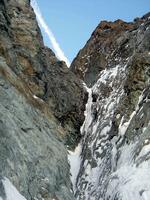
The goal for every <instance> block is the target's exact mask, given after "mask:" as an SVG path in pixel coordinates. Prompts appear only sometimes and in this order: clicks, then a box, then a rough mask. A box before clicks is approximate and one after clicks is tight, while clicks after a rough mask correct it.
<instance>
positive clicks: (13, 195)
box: [2, 178, 26, 200]
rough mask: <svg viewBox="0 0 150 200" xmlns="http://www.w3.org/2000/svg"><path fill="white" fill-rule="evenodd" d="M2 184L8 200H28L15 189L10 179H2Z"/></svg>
mask: <svg viewBox="0 0 150 200" xmlns="http://www.w3.org/2000/svg"><path fill="white" fill-rule="evenodd" d="M2 183H3V185H4V189H5V193H6V200H26V199H25V197H23V196H22V195H21V194H20V193H19V192H18V190H17V189H16V188H15V187H14V185H13V184H12V183H11V182H10V181H9V179H7V178H4V179H2Z"/></svg>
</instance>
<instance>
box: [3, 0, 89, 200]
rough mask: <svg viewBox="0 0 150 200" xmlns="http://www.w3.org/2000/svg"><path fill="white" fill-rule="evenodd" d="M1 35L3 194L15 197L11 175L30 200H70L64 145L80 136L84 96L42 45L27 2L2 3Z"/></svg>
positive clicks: (79, 85)
mask: <svg viewBox="0 0 150 200" xmlns="http://www.w3.org/2000/svg"><path fill="white" fill-rule="evenodd" d="M0 31H1V32H0V116H1V117H0V163H1V164H0V176H1V180H0V196H1V198H3V200H4V199H9V198H10V199H11V200H12V199H13V200H14V199H15V198H16V197H14V196H13V195H12V196H11V197H7V194H5V190H4V186H3V183H4V182H5V177H7V178H8V179H9V180H10V181H11V182H12V183H13V184H14V185H15V187H16V188H17V189H18V190H19V191H20V193H21V194H22V195H24V196H25V197H26V198H27V199H28V200H30V199H39V200H40V199H41V200H42V199H45V200H46V199H47V200H48V199H49V200H50V199H59V200H62V199H64V200H66V199H70V200H72V199H73V196H72V192H71V182H70V177H69V164H68V161H67V150H66V148H65V146H64V144H65V145H68V146H69V147H70V148H73V147H74V146H75V145H76V143H77V141H78V140H79V138H80V131H79V130H80V126H81V124H82V123H83V120H84V115H83V111H84V101H86V92H85V91H84V89H83V86H82V83H81V81H80V80H79V79H78V78H77V77H76V76H75V75H74V74H73V73H72V72H71V71H69V69H68V68H67V66H66V64H65V63H64V62H62V61H59V60H58V59H57V58H56V57H55V55H54V53H53V52H52V51H51V50H50V49H48V48H46V47H45V46H44V44H43V39H42V36H41V32H40V29H39V26H38V24H37V21H36V16H35V14H34V12H33V9H32V7H31V6H30V1H29V0H1V1H0ZM6 182H7V181H6ZM8 190H9V188H8ZM1 198H0V199H1Z"/></svg>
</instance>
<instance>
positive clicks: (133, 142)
mask: <svg viewBox="0 0 150 200" xmlns="http://www.w3.org/2000/svg"><path fill="white" fill-rule="evenodd" d="M148 22H149V19H147V20H146V21H145V22H144V23H145V24H142V25H140V26H139V28H137V29H136V30H132V31H131V32H126V33H125V34H124V35H123V36H121V37H120V38H119V39H117V40H120V41H121V40H122V38H123V37H126V38H128V42H126V43H125V44H124V46H126V47H125V48H126V51H128V50H127V49H128V48H129V46H130V47H131V45H133V43H132V42H133V41H135V44H134V45H135V46H136V49H134V51H133V52H130V54H129V55H128V56H127V55H126V56H125V54H124V55H123V54H122V55H121V54H119V52H118V49H117V48H116V49H114V50H113V53H112V55H111V56H112V59H111V56H110V58H109V62H108V65H107V66H106V67H105V69H103V70H101V72H100V73H99V76H98V77H99V78H98V80H97V82H96V83H95V84H94V85H93V87H92V88H91V89H88V91H89V100H88V103H87V106H86V111H85V116H86V118H85V122H84V124H83V126H82V128H81V133H82V135H83V138H82V141H81V145H82V150H81V154H80V170H79V173H78V176H77V178H76V183H75V187H74V188H75V189H74V193H75V197H76V199H77V200H130V199H133V200H149V199H150V182H149V180H150V81H149V80H150V73H149V72H150V49H149V47H148V45H147V44H148V43H149V42H150V37H149V33H150V28H149V25H148ZM137 38H138V39H137ZM139 41H140V42H139ZM146 45H147V46H146ZM122 48H124V47H122ZM114 55H115V62H114V59H113V56H114ZM93 67H94V66H93ZM72 173H73V172H72Z"/></svg>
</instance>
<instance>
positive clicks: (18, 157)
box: [0, 75, 73, 200]
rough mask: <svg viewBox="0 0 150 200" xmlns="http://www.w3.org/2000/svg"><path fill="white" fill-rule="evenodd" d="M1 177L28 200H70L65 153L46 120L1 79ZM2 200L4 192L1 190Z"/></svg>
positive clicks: (53, 128) (0, 77)
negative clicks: (8, 180) (8, 181)
mask: <svg viewBox="0 0 150 200" xmlns="http://www.w3.org/2000/svg"><path fill="white" fill-rule="evenodd" d="M0 116H1V117H0V163H1V164H0V174H1V176H5V177H8V178H9V179H10V180H11V181H12V183H13V184H14V185H15V186H16V187H17V189H18V190H19V191H20V192H21V194H22V195H24V196H25V197H26V198H27V199H28V200H30V199H36V198H37V199H39V200H40V199H46V200H47V199H53V198H54V199H60V200H67V199H68V200H72V199H73V196H72V194H71V192H70V188H71V183H70V178H69V165H68V162H67V151H66V149H65V148H64V145H63V143H61V142H60V141H59V140H58V138H57V137H56V135H57V134H58V133H56V131H57V127H56V126H57V124H55V122H54V121H53V120H48V119H46V117H44V115H43V114H41V113H40V112H39V111H38V110H37V109H35V108H34V107H32V106H30V105H29V104H28V103H27V101H26V99H25V98H24V97H23V96H22V95H21V94H20V93H19V92H18V91H17V90H16V89H15V88H14V87H13V86H12V85H11V84H10V83H9V82H8V81H7V80H5V79H4V77H2V76H1V75H0ZM0 192H1V193H0V194H1V196H2V195H3V194H2V193H3V190H2V188H1V190H0Z"/></svg>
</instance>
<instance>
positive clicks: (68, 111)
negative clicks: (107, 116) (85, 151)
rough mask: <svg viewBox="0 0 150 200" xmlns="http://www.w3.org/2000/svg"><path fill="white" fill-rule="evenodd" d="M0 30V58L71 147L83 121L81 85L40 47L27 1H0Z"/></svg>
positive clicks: (48, 52) (53, 57)
mask: <svg viewBox="0 0 150 200" xmlns="http://www.w3.org/2000/svg"><path fill="white" fill-rule="evenodd" d="M0 28H1V34H0V56H1V57H2V58H3V59H4V60H5V62H6V64H7V65H8V67H9V68H10V69H11V70H12V71H13V72H14V73H15V75H16V77H17V78H19V79H20V80H21V82H22V83H23V84H24V85H25V87H26V88H28V89H27V90H29V91H30V93H31V94H32V95H35V96H37V97H39V98H40V99H42V100H43V101H44V102H45V104H46V105H47V110H48V112H51V113H52V114H53V115H54V116H55V117H56V118H57V119H58V121H59V123H61V125H62V126H63V127H64V130H66V133H65V134H64V136H65V138H64V140H65V143H67V144H68V145H73V144H74V143H76V142H75V141H76V140H78V138H79V137H80V135H79V128H80V126H81V124H82V123H83V120H84V115H83V111H84V102H85V101H86V94H85V92H84V90H83V87H82V83H81V81H80V80H79V79H78V78H77V77H76V76H75V75H74V74H73V73H72V72H71V71H69V69H68V68H67V66H66V64H65V63H64V62H62V61H59V60H58V59H57V58H56V57H55V55H54V53H53V52H52V51H51V50H50V49H48V48H46V47H44V44H43V40H42V36H41V32H40V30H39V27H38V24H37V22H36V17H35V14H34V12H33V9H32V8H31V7H30V5H29V1H23V0H15V1H14V0H10V1H8V0H4V1H1V2H0ZM22 93H24V92H23V91H22ZM24 95H26V94H24ZM68 135H69V137H68ZM70 136H71V137H70Z"/></svg>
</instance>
